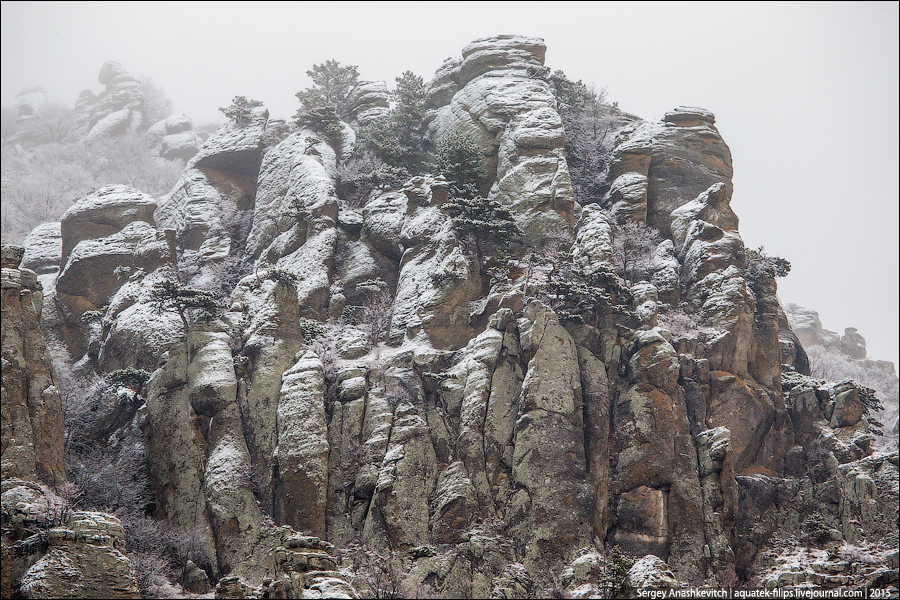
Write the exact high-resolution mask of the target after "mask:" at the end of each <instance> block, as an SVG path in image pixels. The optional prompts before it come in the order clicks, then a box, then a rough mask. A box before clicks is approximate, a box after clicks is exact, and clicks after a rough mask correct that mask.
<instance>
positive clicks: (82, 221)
mask: <svg viewBox="0 0 900 600" xmlns="http://www.w3.org/2000/svg"><path fill="white" fill-rule="evenodd" d="M154 210H156V200H154V199H153V198H151V197H150V196H148V195H147V194H144V193H143V192H140V191H138V190H136V189H134V188H132V187H128V186H125V185H108V186H106V187H103V188H100V189H99V190H97V191H96V192H94V193H92V194H90V195H89V196H86V197H84V198H80V199H79V200H78V201H77V202H76V203H75V204H73V205H72V206H71V207H70V208H69V209H68V210H66V212H65V214H63V216H62V218H61V219H60V234H61V235H62V257H61V262H62V264H65V263H66V261H68V259H69V255H70V254H71V253H72V250H73V249H74V248H75V246H76V245H77V244H78V243H79V242H81V241H83V240H93V239H99V238H104V237H107V236H109V235H112V234H114V233H116V232H119V231H121V230H122V229H124V228H125V226H126V225H128V224H130V223H132V222H134V221H143V222H145V223H149V224H150V225H155V222H154V221H153V211H154Z"/></svg>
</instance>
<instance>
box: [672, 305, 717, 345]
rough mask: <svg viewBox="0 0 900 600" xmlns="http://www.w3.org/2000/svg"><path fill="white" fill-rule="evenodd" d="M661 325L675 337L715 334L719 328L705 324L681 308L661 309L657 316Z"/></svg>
mask: <svg viewBox="0 0 900 600" xmlns="http://www.w3.org/2000/svg"><path fill="white" fill-rule="evenodd" d="M657 319H658V322H659V324H660V326H662V327H664V328H665V329H668V330H669V332H671V333H672V335H673V336H675V337H687V338H695V337H698V336H700V335H702V334H713V333H716V332H717V330H716V329H714V328H712V327H707V326H706V325H703V324H702V322H701V321H700V320H699V319H698V318H697V317H696V316H694V315H691V314H689V313H687V312H685V311H684V310H682V309H681V308H674V309H670V310H667V311H660V313H659V314H658V316H657Z"/></svg>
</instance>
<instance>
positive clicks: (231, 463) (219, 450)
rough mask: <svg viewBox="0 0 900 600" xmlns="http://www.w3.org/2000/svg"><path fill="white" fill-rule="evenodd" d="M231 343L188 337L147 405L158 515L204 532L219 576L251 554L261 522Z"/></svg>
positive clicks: (198, 332) (199, 333)
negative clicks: (251, 481)
mask: <svg viewBox="0 0 900 600" xmlns="http://www.w3.org/2000/svg"><path fill="white" fill-rule="evenodd" d="M227 337H228V336H227V334H226V333H225V332H223V331H221V330H220V329H219V328H217V327H216V326H214V325H211V326H206V327H197V328H194V329H192V330H191V331H190V332H188V334H187V339H186V341H185V342H181V343H178V344H175V345H173V346H171V347H170V349H169V354H168V357H167V360H166V361H165V363H164V364H163V365H162V367H161V368H160V369H158V370H157V371H156V372H155V373H154V374H153V376H152V377H151V380H150V383H149V384H148V385H149V391H148V400H147V407H148V420H149V424H148V426H149V429H148V450H149V453H150V455H151V456H158V457H160V458H159V459H158V460H156V461H154V462H152V463H151V466H150V478H151V483H152V485H153V487H154V490H155V493H156V497H157V498H158V501H159V509H158V510H159V512H160V514H161V515H163V516H165V517H166V518H167V519H169V520H170V522H172V523H173V524H175V525H176V526H178V527H180V528H182V529H184V530H187V531H193V530H198V531H199V534H200V536H201V547H202V551H203V552H204V554H205V555H206V558H207V559H208V560H209V561H210V563H211V564H212V565H214V566H215V568H216V570H217V572H218V573H228V572H230V571H232V570H233V569H235V568H237V567H238V566H239V565H240V563H241V560H242V559H243V557H245V556H246V555H248V554H250V553H251V551H252V549H253V547H254V546H255V543H256V538H257V536H258V532H259V528H260V524H261V521H262V514H261V512H260V509H259V505H258V504H257V502H256V499H255V498H254V496H253V493H252V492H251V490H250V487H249V486H250V482H249V480H248V479H249V474H250V473H251V460H250V455H249V452H248V450H247V446H246V442H245V440H244V428H243V423H242V421H241V416H240V408H239V405H238V402H237V398H236V395H237V390H238V386H237V382H236V378H235V372H234V369H233V366H232V361H231V351H230V350H229V348H228V345H227V342H226V340H227ZM163 457H164V458H163ZM242 474H243V475H242ZM252 566H253V565H244V566H243V568H245V569H251V567H252ZM251 572H252V570H251Z"/></svg>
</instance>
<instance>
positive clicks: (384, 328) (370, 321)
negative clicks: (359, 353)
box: [362, 290, 394, 348]
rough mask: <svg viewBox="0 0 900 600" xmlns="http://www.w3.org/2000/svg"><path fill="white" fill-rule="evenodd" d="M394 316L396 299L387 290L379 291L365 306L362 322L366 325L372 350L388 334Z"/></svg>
mask: <svg viewBox="0 0 900 600" xmlns="http://www.w3.org/2000/svg"><path fill="white" fill-rule="evenodd" d="M393 314H394V297H393V296H392V295H391V293H390V292H389V291H387V290H379V291H378V292H374V293H373V294H372V296H370V298H369V300H368V301H366V303H365V304H364V305H363V310H362V321H363V323H365V325H366V329H367V333H368V343H369V347H370V348H374V347H375V346H377V345H378V342H380V341H381V340H383V339H384V338H385V337H386V336H387V333H388V327H390V325H391V316H392V315H393Z"/></svg>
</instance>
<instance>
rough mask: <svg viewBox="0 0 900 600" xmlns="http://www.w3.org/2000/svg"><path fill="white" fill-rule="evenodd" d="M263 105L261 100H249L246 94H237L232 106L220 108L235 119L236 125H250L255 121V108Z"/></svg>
mask: <svg viewBox="0 0 900 600" xmlns="http://www.w3.org/2000/svg"><path fill="white" fill-rule="evenodd" d="M258 106H262V102H260V101H259V100H247V98H246V96H235V97H234V100H232V101H231V106H229V107H227V108H220V109H219V110H220V111H222V112H223V113H225V116H226V117H228V118H229V119H231V120H232V121H234V123H235V125H239V126H244V125H249V124H250V123H251V122H252V121H253V109H254V108H256V107H258Z"/></svg>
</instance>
